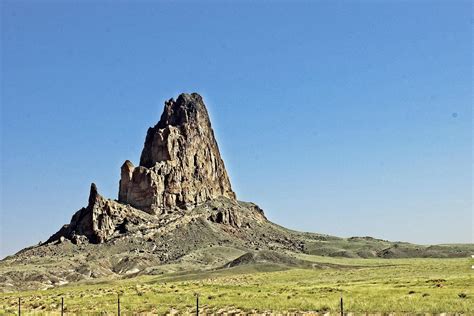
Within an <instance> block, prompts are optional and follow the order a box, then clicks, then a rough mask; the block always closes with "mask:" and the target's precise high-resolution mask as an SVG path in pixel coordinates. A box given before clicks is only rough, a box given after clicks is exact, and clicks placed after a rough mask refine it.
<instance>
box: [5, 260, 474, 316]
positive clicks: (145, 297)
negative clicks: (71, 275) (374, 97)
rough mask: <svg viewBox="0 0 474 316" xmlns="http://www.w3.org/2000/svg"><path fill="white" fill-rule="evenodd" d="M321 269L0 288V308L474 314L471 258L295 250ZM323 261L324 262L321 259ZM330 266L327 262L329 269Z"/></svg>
mask: <svg viewBox="0 0 474 316" xmlns="http://www.w3.org/2000/svg"><path fill="white" fill-rule="evenodd" d="M300 259H304V260H307V261H311V262H314V263H320V264H321V265H320V266H322V267H323V268H315V269H286V268H285V267H281V266H277V265H271V264H268V265H265V264H258V265H251V266H240V267H235V268H232V269H226V270H216V271H207V272H185V273H174V274H163V275H160V276H141V277H137V278H133V279H123V280H116V281H110V280H104V281H100V280H98V281H95V282H89V283H84V282H82V283H78V284H75V285H70V286H63V287H60V288H54V289H50V290H45V291H32V292H19V293H5V294H0V314H5V313H13V312H16V311H17V305H16V304H17V302H18V297H19V296H20V297H21V298H22V305H23V310H24V311H25V312H27V311H28V312H35V313H36V314H37V313H41V312H43V313H47V314H53V313H54V312H58V311H59V307H60V300H61V297H64V300H65V306H66V310H67V311H68V312H76V313H77V312H97V313H100V312H104V313H114V312H115V311H116V309H117V306H116V301H117V294H118V293H120V295H121V310H122V312H124V313H128V314H131V313H132V312H133V313H139V312H153V313H159V314H165V313H167V312H169V311H170V310H171V309H175V310H177V311H179V312H180V313H185V312H192V311H193V310H194V308H195V300H196V298H195V296H194V295H195V294H196V293H199V295H200V303H201V306H202V307H203V308H204V309H205V310H206V311H207V312H212V311H214V312H217V311H219V310H220V309H225V310H230V309H237V308H238V309H240V310H242V311H260V312H263V311H280V312H282V311H320V312H321V311H330V312H337V311H338V310H339V299H340V296H341V295H342V296H343V297H344V305H345V309H346V310H347V311H350V312H356V313H361V312H405V313H422V312H423V313H442V312H450V313H454V312H458V313H467V314H472V313H474V280H473V270H472V269H471V265H472V264H473V263H472V260H470V259H349V258H328V257H318V256H309V255H300ZM325 264H326V265H325ZM327 265H330V266H329V267H328V266H327Z"/></svg>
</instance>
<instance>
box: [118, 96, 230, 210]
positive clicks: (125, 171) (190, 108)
mask: <svg viewBox="0 0 474 316" xmlns="http://www.w3.org/2000/svg"><path fill="white" fill-rule="evenodd" d="M220 196H224V197H227V198H231V199H235V198H236V197H235V193H234V192H233V191H232V187H231V184H230V180H229V177H228V175H227V172H226V170H225V166H224V162H223V160H222V158H221V155H220V152H219V147H218V145H217V142H216V139H215V137H214V131H213V130H212V127H211V121H210V119H209V115H208V112H207V109H206V106H205V105H204V102H203V100H202V97H201V96H200V95H199V94H197V93H192V94H186V93H183V94H181V95H179V97H178V98H177V99H176V101H175V100H174V99H170V100H169V101H167V102H165V108H164V111H163V114H162V115H161V119H160V121H159V122H158V123H157V124H156V125H155V126H154V127H151V128H149V129H148V132H147V135H146V139H145V145H144V148H143V151H142V154H141V158H140V165H139V166H136V167H135V166H134V165H133V164H132V163H131V162H130V161H128V160H127V161H125V163H124V164H123V165H122V168H121V180H120V185H119V202H121V203H125V204H130V205H131V206H133V207H134V208H138V209H140V210H143V211H145V212H147V213H151V214H161V213H164V212H172V211H174V210H187V209H191V208H193V207H195V206H197V205H199V204H202V203H204V202H205V201H208V200H212V199H215V198H218V197H220Z"/></svg>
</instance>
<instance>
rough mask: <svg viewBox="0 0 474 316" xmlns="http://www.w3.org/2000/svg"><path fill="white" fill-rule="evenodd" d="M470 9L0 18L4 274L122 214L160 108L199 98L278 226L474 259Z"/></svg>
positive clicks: (201, 8) (240, 180)
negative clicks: (50, 242) (93, 200)
mask: <svg viewBox="0 0 474 316" xmlns="http://www.w3.org/2000/svg"><path fill="white" fill-rule="evenodd" d="M471 10H472V8H471V4H470V3H469V2H468V1H441V2H437V1H391V2H390V1H385V2H378V1H359V2H355V1H350V2H349V1H314V2H270V1H261V2H258V3H252V2H250V1H249V2H247V1H243V2H226V1H224V2H218V1H209V2H200V3H199V4H198V3H197V2H179V1H177V2H151V1H150V2H147V1H138V2H135V1H133V2H132V1H129V2H127V1H122V2H112V1H75V2H70V3H69V2H68V3H66V1H54V2H46V1H34V2H33V1H8V0H5V1H2V2H1V54H2V56H1V109H2V112H1V133H2V134H1V146H2V147H1V148H2V150H1V162H2V170H1V176H2V180H1V190H2V191H1V192H2V194H1V225H0V229H1V250H0V256H5V255H7V254H12V253H14V252H15V251H18V250H20V249H21V248H22V247H25V246H28V245H32V244H36V243H37V242H38V241H40V240H42V241H44V240H46V239H47V238H48V237H49V236H50V235H51V234H52V233H54V232H55V231H57V230H58V229H59V228H60V226H61V225H63V224H65V223H68V222H69V220H70V218H71V216H72V214H73V213H74V212H75V211H76V210H78V209H79V208H81V207H82V206H85V205H86V204H87V196H88V191H89V185H90V183H91V182H95V183H96V184H97V186H98V188H99V191H100V192H101V193H102V194H103V195H105V196H107V197H110V198H116V197H117V191H118V181H119V176H120V170H119V168H120V165H121V164H122V163H123V162H124V160H126V159H130V160H131V161H133V162H134V163H135V164H137V163H138V161H139V155H140V152H141V149H142V146H143V142H144V139H145V133H146V130H147V128H148V127H149V126H152V125H154V124H155V123H156V122H157V121H158V119H159V116H160V114H161V112H162V109H163V102H164V101H165V100H167V99H169V98H171V97H176V96H177V95H178V94H179V93H180V92H198V93H200V94H202V95H203V96H204V98H205V101H206V103H207V105H208V108H209V111H210V114H211V119H212V123H213V127H214V130H215V133H216V136H217V138H218V142H219V146H220V148H221V152H222V155H223V157H224V160H225V163H226V166H227V168H228V171H229V173H230V177H231V181H232V183H233V187H234V189H235V191H236V193H237V195H238V197H239V199H241V200H247V201H253V202H255V203H257V204H259V205H260V206H261V207H262V208H263V209H264V210H265V212H266V214H267V217H269V218H270V219H271V220H272V221H274V222H276V223H278V224H281V225H284V226H288V227H290V228H294V229H298V230H304V231H313V232H320V233H327V234H332V235H338V236H344V237H349V236H366V235H370V236H374V237H379V238H383V239H389V240H403V241H410V242H416V243H423V244H428V243H457V242H464V243H466V242H472V241H473V234H472V226H473V221H472V151H471V147H472V110H471V102H472V99H471V98H472V94H471V93H472V90H471V84H472V59H471V58H472V57H471V49H472V46H471V45H472V41H471V39H472V27H473V20H472V17H471Z"/></svg>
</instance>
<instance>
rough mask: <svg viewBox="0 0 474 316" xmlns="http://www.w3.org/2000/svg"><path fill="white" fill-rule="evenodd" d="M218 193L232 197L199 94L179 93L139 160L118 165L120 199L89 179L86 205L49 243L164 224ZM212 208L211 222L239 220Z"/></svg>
mask: <svg viewBox="0 0 474 316" xmlns="http://www.w3.org/2000/svg"><path fill="white" fill-rule="evenodd" d="M218 198H225V199H229V200H230V201H234V202H235V201H236V197H235V193H234V192H233V191H232V188H231V185H230V181H229V177H228V175H227V172H226V170H225V167H224V162H223V161H222V158H221V155H220V153H219V148H218V146H217V142H216V139H215V138H214V132H213V130H212V127H211V122H210V120H209V115H208V113H207V110H206V106H205V105H204V102H203V100H202V97H201V96H200V95H199V94H197V93H193V94H184V93H183V94H181V95H180V96H179V97H178V99H177V100H176V101H174V100H173V99H170V100H169V101H167V102H165V108H164V111H163V114H162V115H161V119H160V121H159V122H158V123H157V124H156V125H155V126H154V127H153V128H149V129H148V133H147V136H146V140H145V145H144V148H143V151H142V154H141V158H140V165H139V166H137V167H135V166H134V165H133V164H132V163H131V162H130V161H128V160H127V161H125V163H124V164H123V165H122V168H121V179H120V184H119V194H118V201H113V200H110V199H105V198H103V197H102V196H101V195H99V193H98V192H97V188H96V186H95V184H92V185H91V191H90V196H89V204H88V206H87V207H84V208H82V209H80V210H79V211H77V212H76V213H75V214H74V216H73V217H72V219H71V222H70V224H68V225H64V226H63V227H62V228H61V229H60V230H59V231H58V232H57V233H56V234H54V235H53V236H51V237H50V238H49V239H48V241H47V243H49V242H52V241H56V240H62V239H61V238H67V239H69V240H71V241H72V242H74V243H81V242H84V241H88V242H91V243H102V242H104V241H105V240H107V239H109V238H110V237H112V236H114V235H117V234H120V233H124V232H126V231H127V225H135V227H137V226H140V224H143V223H148V224H149V225H152V224H153V225H155V226H157V225H158V226H159V225H163V224H164V223H167V222H169V221H173V220H175V219H176V218H177V217H176V216H179V214H180V213H183V212H184V211H186V210H190V209H193V208H195V207H196V206H199V205H201V204H203V203H205V202H208V201H212V200H215V199H218ZM214 213H215V214H214ZM214 213H213V214H212V215H211V216H210V218H209V220H211V221H212V222H216V223H222V224H226V225H229V226H233V227H240V225H241V221H240V219H239V216H238V215H237V214H235V212H234V211H232V210H220V211H218V210H216V212H214ZM170 214H174V215H170ZM167 215H169V216H167ZM261 215H262V216H263V213H262V214H261ZM141 226H143V225H141ZM142 228H143V227H142Z"/></svg>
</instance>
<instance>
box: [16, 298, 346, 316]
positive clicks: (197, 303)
mask: <svg viewBox="0 0 474 316" xmlns="http://www.w3.org/2000/svg"><path fill="white" fill-rule="evenodd" d="M195 296H196V316H199V293H196V294H195ZM340 311H341V316H344V301H343V297H342V296H341V300H340ZM117 315H118V316H120V294H117ZM18 316H21V297H19V298H18ZM61 316H64V297H61Z"/></svg>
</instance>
